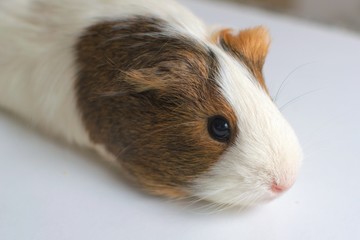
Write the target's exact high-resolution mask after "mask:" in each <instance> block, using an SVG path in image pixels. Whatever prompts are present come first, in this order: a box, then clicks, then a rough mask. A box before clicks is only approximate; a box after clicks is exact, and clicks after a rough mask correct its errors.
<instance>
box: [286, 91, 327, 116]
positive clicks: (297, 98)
mask: <svg viewBox="0 0 360 240" xmlns="http://www.w3.org/2000/svg"><path fill="white" fill-rule="evenodd" d="M323 89H324V88H319V89H315V90H312V91H310V92H306V93H304V94H301V95H300V96H298V97H296V98H294V99H292V100H290V101H289V102H287V103H285V104H284V105H282V106H281V107H280V108H279V110H280V112H281V111H282V110H284V109H285V107H286V106H288V105H289V104H290V103H294V102H296V101H298V100H299V99H300V98H302V97H304V96H307V95H310V94H312V93H315V92H318V91H320V90H323Z"/></svg>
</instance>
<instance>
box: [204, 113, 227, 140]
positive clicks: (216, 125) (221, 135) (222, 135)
mask: <svg viewBox="0 0 360 240" xmlns="http://www.w3.org/2000/svg"><path fill="white" fill-rule="evenodd" d="M208 131H209V134H210V136H211V137H212V138H213V139H215V140H217V141H219V142H227V141H229V139H230V134H231V131H230V124H229V121H228V120H226V118H224V117H222V116H213V117H210V118H209V120H208Z"/></svg>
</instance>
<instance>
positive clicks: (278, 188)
mask: <svg viewBox="0 0 360 240" xmlns="http://www.w3.org/2000/svg"><path fill="white" fill-rule="evenodd" d="M290 187H291V185H281V184H277V183H276V182H274V183H273V184H272V185H271V191H273V192H274V193H282V192H285V191H286V190H288V189H289V188H290Z"/></svg>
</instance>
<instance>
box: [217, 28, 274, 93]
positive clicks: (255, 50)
mask: <svg viewBox="0 0 360 240" xmlns="http://www.w3.org/2000/svg"><path fill="white" fill-rule="evenodd" d="M215 39H216V41H218V43H219V44H220V45H221V47H222V48H223V49H224V50H225V51H228V52H230V53H231V54H232V55H233V56H234V57H236V58H238V59H239V60H240V61H242V62H243V63H244V64H245V65H246V67H248V69H249V70H250V71H251V73H252V74H253V75H254V76H255V78H256V79H257V81H258V82H259V84H260V86H261V87H262V88H263V89H264V90H265V91H266V93H269V91H268V89H267V87H266V84H265V81H264V77H263V74H262V68H263V66H264V63H265V58H266V55H267V53H268V49H269V44H270V37H269V34H268V31H267V30H266V29H265V28H264V27H256V28H251V29H246V30H242V31H240V32H239V33H238V34H237V35H234V34H233V33H232V30H230V29H225V30H222V31H220V32H218V33H217V34H216V36H215Z"/></svg>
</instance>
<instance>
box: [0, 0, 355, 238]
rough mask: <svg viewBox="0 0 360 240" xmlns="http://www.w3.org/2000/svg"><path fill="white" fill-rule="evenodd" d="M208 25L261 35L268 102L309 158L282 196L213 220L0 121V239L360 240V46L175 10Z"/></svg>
mask: <svg viewBox="0 0 360 240" xmlns="http://www.w3.org/2000/svg"><path fill="white" fill-rule="evenodd" d="M182 2H184V3H185V4H186V5H188V6H189V7H190V8H191V9H193V10H194V12H195V13H196V14H197V15H199V16H200V17H202V18H203V19H205V21H206V22H208V23H216V24H221V25H224V26H232V27H235V28H244V27H249V26H253V25H257V24H263V25H266V26H268V27H269V28H270V30H271V33H272V36H273V44H272V48H271V52H270V55H269V57H268V59H267V63H266V66H265V76H266V79H267V81H268V84H269V87H270V91H271V92H272V93H273V94H274V95H275V93H276V91H277V89H278V88H279V86H280V85H281V82H282V81H283V80H284V79H285V78H286V77H287V75H288V74H289V73H290V72H292V71H293V70H294V69H297V68H298V67H299V66H302V65H303V64H307V65H305V66H303V67H300V68H298V69H297V70H296V71H294V72H293V73H292V74H291V75H290V77H289V78H288V81H287V83H286V84H285V88H284V89H283V91H282V92H281V94H280V95H279V98H278V101H277V103H278V105H279V106H281V105H283V104H285V103H287V102H288V101H290V100H291V99H294V98H296V97H297V96H300V95H302V94H303V93H307V92H309V91H312V90H316V89H321V90H319V91H316V92H313V93H311V94H309V95H306V96H304V97H302V98H299V99H298V101H295V102H292V103H291V104H289V105H287V107H286V108H285V109H284V110H283V112H284V114H285V116H286V117H287V118H288V119H289V121H290V122H291V123H292V125H293V126H294V128H295V130H296V132H297V133H298V136H299V138H300V141H301V143H302V145H303V147H304V151H305V155H306V158H305V161H304V166H303V168H302V172H301V175H300V177H299V179H298V181H297V183H296V184H295V186H294V187H293V188H292V189H291V190H290V191H289V192H288V193H286V194H285V195H284V196H283V197H281V198H279V199H277V200H275V201H273V202H271V203H269V204H267V205H263V206H259V207H256V208H253V209H250V210H249V211H246V212H242V213H239V212H237V211H235V210H232V211H225V212H220V213H212V214H210V212H211V211H212V210H209V211H206V210H201V209H199V208H200V207H201V206H198V205H197V206H196V207H195V206H193V207H186V203H179V202H171V201H168V200H166V199H159V198H154V197H151V196H147V195H144V194H141V193H139V192H138V191H136V190H134V189H132V188H131V187H130V186H129V185H128V184H126V183H125V182H124V181H123V180H122V179H121V178H120V177H119V176H118V175H117V172H116V171H115V170H114V169H113V168H112V167H111V166H107V165H106V164H104V162H101V161H99V159H98V157H97V156H95V155H93V154H91V153H86V152H83V151H81V150H78V149H73V148H71V147H69V146H66V145H64V144H62V143H59V142H58V141H54V140H53V139H51V138H48V137H46V136H43V135H41V134H39V133H38V132H36V131H33V130H31V129H28V128H26V127H24V126H23V124H22V123H21V122H19V121H16V120H14V119H13V118H11V117H9V116H8V115H7V114H5V113H0V239H2V240H15V239H16V240H18V239H26V240H33V239H34V240H35V239H36V240H47V239H52V240H56V239H74V240H75V239H87V240H92V239H159V240H161V239H292V240H296V239H359V238H360V228H359V227H360V174H359V171H360V127H359V123H360V94H358V92H359V90H358V89H359V88H360V80H359V75H360V74H359V70H358V69H359V68H358V67H359V56H360V37H357V36H355V35H351V34H349V33H346V32H342V31H338V30H331V29H324V28H321V27H319V26H313V25H310V24H308V23H300V22H297V21H295V20H291V19H287V18H282V17H277V16H273V15H269V14H267V13H263V12H258V11H254V10H250V9H246V8H237V7H234V6H231V5H228V6H225V5H215V4H210V3H209V4H203V3H201V2H199V1H196V3H194V1H192V3H191V1H182Z"/></svg>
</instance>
